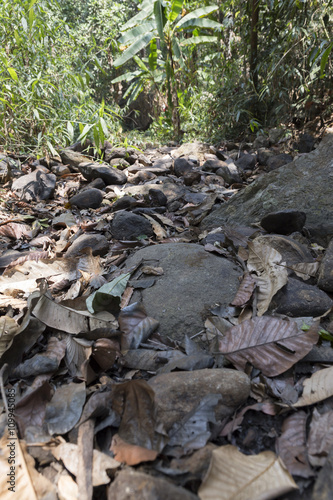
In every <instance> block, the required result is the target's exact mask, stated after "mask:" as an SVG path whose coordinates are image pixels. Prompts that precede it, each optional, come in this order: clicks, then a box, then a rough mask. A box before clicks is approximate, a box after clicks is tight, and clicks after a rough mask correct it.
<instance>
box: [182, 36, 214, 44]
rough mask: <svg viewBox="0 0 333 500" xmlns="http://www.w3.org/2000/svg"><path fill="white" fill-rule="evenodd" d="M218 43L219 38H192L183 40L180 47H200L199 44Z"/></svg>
mask: <svg viewBox="0 0 333 500" xmlns="http://www.w3.org/2000/svg"><path fill="white" fill-rule="evenodd" d="M217 41H218V38H217V36H192V37H191V38H186V40H183V41H182V42H181V44H180V45H198V44H199V43H215V42H217Z"/></svg>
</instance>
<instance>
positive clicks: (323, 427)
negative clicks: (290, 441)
mask: <svg viewBox="0 0 333 500" xmlns="http://www.w3.org/2000/svg"><path fill="white" fill-rule="evenodd" d="M332 446H333V410H330V411H327V412H326V413H323V414H320V413H319V411H318V410H317V408H314V410H313V414H312V420H311V424H310V433H309V439H308V453H309V461H310V463H311V465H312V466H313V467H323V465H325V462H326V460H327V457H328V455H329V452H330V450H331V448H332Z"/></svg>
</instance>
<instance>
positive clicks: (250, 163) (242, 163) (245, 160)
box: [235, 154, 256, 170]
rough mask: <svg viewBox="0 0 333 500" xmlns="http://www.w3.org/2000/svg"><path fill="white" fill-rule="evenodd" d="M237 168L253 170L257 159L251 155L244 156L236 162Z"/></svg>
mask: <svg viewBox="0 0 333 500" xmlns="http://www.w3.org/2000/svg"><path fill="white" fill-rule="evenodd" d="M235 165H236V167H238V168H240V169H241V170H253V169H254V167H255V166H256V157H255V156H254V155H250V154H244V155H243V156H241V157H240V158H238V160H236V161H235Z"/></svg>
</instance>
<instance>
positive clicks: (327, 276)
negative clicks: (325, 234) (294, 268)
mask: <svg viewBox="0 0 333 500" xmlns="http://www.w3.org/2000/svg"><path fill="white" fill-rule="evenodd" d="M318 286H319V288H321V289H322V290H325V292H330V293H332V292H333V239H332V240H331V242H330V244H329V246H328V248H327V250H326V252H325V255H324V258H323V260H322V262H321V265H320V270H319V277H318Z"/></svg>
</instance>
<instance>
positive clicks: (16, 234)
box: [0, 222, 32, 240]
mask: <svg viewBox="0 0 333 500" xmlns="http://www.w3.org/2000/svg"><path fill="white" fill-rule="evenodd" d="M0 236H5V237H7V238H11V239H13V240H20V239H21V238H22V237H24V236H25V237H27V238H29V239H30V238H32V230H31V227H30V226H28V225H27V224H19V223H17V222H9V223H8V224H6V225H4V226H1V227H0Z"/></svg>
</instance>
